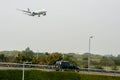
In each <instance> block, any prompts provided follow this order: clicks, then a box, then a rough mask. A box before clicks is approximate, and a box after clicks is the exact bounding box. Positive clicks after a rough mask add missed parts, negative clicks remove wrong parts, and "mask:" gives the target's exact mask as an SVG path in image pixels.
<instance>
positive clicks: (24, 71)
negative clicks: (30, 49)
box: [22, 62, 31, 80]
mask: <svg viewBox="0 0 120 80" xmlns="http://www.w3.org/2000/svg"><path fill="white" fill-rule="evenodd" d="M27 63H28V64H31V62H23V73H22V80H24V73H25V64H27Z"/></svg>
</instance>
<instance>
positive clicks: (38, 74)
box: [0, 70, 120, 80]
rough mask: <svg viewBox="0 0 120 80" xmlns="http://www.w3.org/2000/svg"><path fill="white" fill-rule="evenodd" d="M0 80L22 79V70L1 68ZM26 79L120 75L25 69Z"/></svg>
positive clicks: (90, 79) (96, 79)
mask: <svg viewBox="0 0 120 80" xmlns="http://www.w3.org/2000/svg"><path fill="white" fill-rule="evenodd" d="M0 80H22V71H21V70H0ZM25 80H120V77H115V76H102V75H89V74H79V73H77V72H56V71H55V72H45V71H39V70H27V71H25Z"/></svg>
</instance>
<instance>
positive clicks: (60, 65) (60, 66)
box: [55, 61, 80, 72]
mask: <svg viewBox="0 0 120 80" xmlns="http://www.w3.org/2000/svg"><path fill="white" fill-rule="evenodd" d="M55 66H56V71H71V70H73V71H77V72H79V70H80V69H79V67H77V66H76V65H74V64H72V63H71V62H69V61H57V62H56V64H55Z"/></svg>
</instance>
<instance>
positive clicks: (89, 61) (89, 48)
mask: <svg viewBox="0 0 120 80" xmlns="http://www.w3.org/2000/svg"><path fill="white" fill-rule="evenodd" d="M91 38H93V36H90V37H89V55H88V69H89V68H90V54H91V51H90V50H91Z"/></svg>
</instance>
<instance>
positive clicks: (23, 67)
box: [22, 62, 25, 80]
mask: <svg viewBox="0 0 120 80" xmlns="http://www.w3.org/2000/svg"><path fill="white" fill-rule="evenodd" d="M24 67H25V63H24V62H23V73H22V80H24V73H25V69H24Z"/></svg>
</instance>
